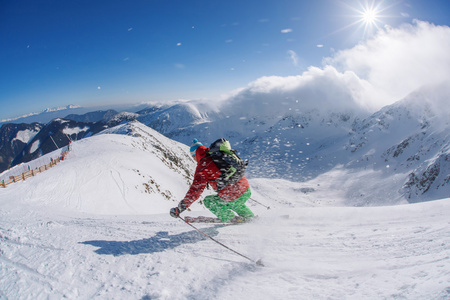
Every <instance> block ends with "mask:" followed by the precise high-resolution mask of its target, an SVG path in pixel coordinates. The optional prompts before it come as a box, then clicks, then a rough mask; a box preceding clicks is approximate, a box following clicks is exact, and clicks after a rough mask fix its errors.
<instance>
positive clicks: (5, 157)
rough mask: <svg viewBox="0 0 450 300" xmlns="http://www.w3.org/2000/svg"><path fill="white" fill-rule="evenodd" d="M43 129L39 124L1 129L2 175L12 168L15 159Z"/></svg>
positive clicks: (3, 127)
mask: <svg viewBox="0 0 450 300" xmlns="http://www.w3.org/2000/svg"><path fill="white" fill-rule="evenodd" d="M41 129H42V125H41V124H39V123H32V124H24V123H22V124H4V125H2V126H1V127H0V173H1V172H2V171H4V170H6V169H8V168H9V167H10V166H11V164H12V162H13V160H14V158H15V157H16V156H17V155H19V154H20V153H22V151H23V149H24V148H25V147H26V146H27V144H28V142H29V141H30V140H32V139H33V137H34V136H35V135H36V134H37V133H38V132H39V131H40V130H41Z"/></svg>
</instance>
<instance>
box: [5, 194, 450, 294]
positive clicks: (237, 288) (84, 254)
mask: <svg viewBox="0 0 450 300" xmlns="http://www.w3.org/2000/svg"><path fill="white" fill-rule="evenodd" d="M28 209H29V210H25V211H23V208H22V209H21V210H22V212H21V213H19V208H10V209H9V210H5V209H1V210H0V216H1V222H0V224H1V225H0V241H1V246H0V249H1V250H0V251H1V252H0V253H1V256H0V266H1V271H0V278H1V279H0V286H1V288H0V295H1V297H2V298H4V299H13V298H16V297H18V298H20V299H47V298H49V297H50V298H54V299H59V298H69V299H91V298H96V299H130V298H131V299H239V298H245V299H386V298H387V299H448V298H449V297H450V293H449V291H450V257H449V256H450V251H449V249H450V226H449V225H450V222H449V221H448V215H449V212H450V203H448V200H442V201H438V202H434V203H423V204H415V205H410V206H399V207H375V208H345V207H344V208H325V207H323V208H301V209H300V208H295V209H292V208H291V209H286V208H285V209H282V210H278V211H277V210H271V211H262V212H261V211H260V218H259V219H258V220H257V221H254V222H253V223H249V224H240V225H231V226H230V225H229V226H223V225H210V224H200V225H198V227H199V228H200V229H201V230H203V231H204V232H206V233H207V234H209V235H211V236H212V237H214V238H215V239H217V240H219V241H221V242H223V243H225V244H226V245H227V246H229V247H231V248H233V249H235V250H236V251H239V252H242V253H243V254H245V255H248V256H250V257H251V258H252V259H255V260H257V259H259V258H262V259H263V262H264V264H265V265H266V266H265V267H259V266H256V265H255V264H253V263H251V262H249V261H246V260H245V259H243V258H241V257H240V256H237V255H236V254H234V253H232V252H230V251H228V250H226V249H224V248H222V247H221V246H219V245H217V244H216V243H214V242H212V241H211V240H209V239H207V238H205V237H204V236H202V235H201V234H199V233H198V232H196V231H194V230H192V229H191V228H190V227H188V226H187V225H186V224H184V223H183V222H181V221H180V220H174V219H171V218H170V217H168V215H150V216H92V215H85V214H79V215H76V214H75V215H74V214H68V213H64V212H61V213H58V214H53V215H47V214H46V213H45V211H42V210H39V209H36V207H29V208H28ZM254 209H255V210H256V208H254ZM285 213H288V214H289V215H290V218H289V219H283V218H277V217H274V216H277V215H279V214H285ZM191 214H195V212H191ZM197 214H198V213H197Z"/></svg>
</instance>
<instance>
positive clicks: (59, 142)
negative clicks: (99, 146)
mask: <svg viewBox="0 0 450 300" xmlns="http://www.w3.org/2000/svg"><path fill="white" fill-rule="evenodd" d="M105 128H106V127H105V125H104V124H103V123H101V122H97V123H83V122H75V121H72V120H66V119H54V120H53V121H51V122H49V123H48V124H47V125H45V126H43V127H42V128H41V129H40V131H39V132H38V133H37V134H35V135H34V137H33V138H32V139H30V140H29V141H28V143H27V144H26V145H25V147H23V149H22V151H21V152H20V153H19V154H18V155H17V156H15V158H14V160H13V161H12V165H13V166H14V165H17V164H19V163H23V162H27V161H31V160H33V159H36V158H38V157H40V156H42V155H44V154H47V153H49V152H52V151H55V150H56V149H60V148H63V147H65V146H67V145H68V144H69V142H70V141H71V140H74V141H76V140H79V139H82V138H85V137H88V136H92V135H94V134H96V133H98V132H100V131H102V130H104V129H105Z"/></svg>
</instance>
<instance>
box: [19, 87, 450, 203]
mask: <svg viewBox="0 0 450 300" xmlns="http://www.w3.org/2000/svg"><path fill="white" fill-rule="evenodd" d="M261 86H262V85H261V84H260V85H258V88H253V89H248V90H244V91H241V92H239V93H237V94H236V95H235V96H233V97H231V98H227V99H226V100H222V101H218V102H210V101H209V102H208V101H179V102H175V103H165V104H156V103H154V104H151V105H148V106H147V107H146V108H145V109H140V110H137V111H136V112H121V113H117V114H114V111H97V112H92V113H89V114H85V115H81V116H75V115H72V116H70V118H71V119H75V120H98V121H97V122H93V123H83V122H81V123H76V122H75V121H63V119H57V120H54V121H53V122H51V123H50V124H52V125H51V126H49V125H47V126H45V127H43V129H42V133H39V134H38V135H36V137H35V138H34V139H33V140H32V141H31V142H30V143H29V144H28V145H27V146H26V147H25V148H24V151H22V154H21V155H19V156H17V157H16V158H15V159H14V161H13V163H14V164H17V163H20V162H24V161H27V160H30V159H33V158H36V157H38V156H39V155H42V154H45V153H47V152H48V151H52V150H53V149H55V145H54V143H53V141H51V139H50V137H49V136H50V135H51V134H57V135H56V136H55V137H53V138H54V139H55V142H56V144H61V145H65V144H66V143H68V141H69V139H68V138H67V136H66V135H65V131H66V132H70V134H71V138H72V139H80V138H83V137H86V136H91V135H93V134H96V133H98V132H100V131H102V130H103V129H106V128H112V127H114V126H116V125H118V124H123V123H127V122H131V121H134V120H137V121H139V122H141V123H143V124H145V125H147V126H149V127H151V128H153V129H154V130H156V131H158V132H159V133H161V134H163V135H164V136H166V137H168V138H170V139H173V140H175V141H178V142H181V143H183V144H185V145H190V144H191V142H192V140H193V139H194V138H197V139H198V140H199V141H200V142H202V143H204V144H205V145H206V146H209V144H210V143H212V142H213V141H215V140H216V139H217V138H220V137H225V138H227V139H229V140H230V141H231V143H232V146H233V147H234V148H235V149H236V150H238V152H239V154H240V156H241V157H243V158H244V159H249V161H250V164H249V166H248V168H247V176H248V177H249V178H273V179H285V180H290V181H292V182H310V183H312V182H314V183H315V184H316V187H314V188H312V189H313V190H318V187H317V186H319V185H322V188H323V185H324V183H323V182H324V181H325V182H326V177H327V176H328V175H329V174H330V172H332V173H335V172H339V173H341V176H342V182H341V184H340V186H338V187H331V186H329V188H334V189H336V193H343V194H344V193H346V192H345V190H346V189H347V190H351V191H355V188H353V187H354V186H355V187H357V188H358V189H357V190H358V191H359V192H355V193H353V192H352V193H346V197H345V198H343V199H345V201H344V203H336V204H339V205H351V206H362V205H392V204H399V203H404V202H405V201H409V202H417V201H427V200H434V199H441V198H443V197H446V196H447V195H448V194H449V193H450V185H449V181H450V178H449V175H448V170H449V168H450V167H449V136H448V134H447V132H449V121H448V120H449V116H450V114H449V109H448V108H447V106H448V105H447V103H448V101H449V99H448V95H450V88H449V85H448V84H447V83H445V82H444V83H441V84H438V85H435V86H428V87H424V88H421V89H419V90H417V91H416V92H414V93H412V94H410V95H409V96H407V97H405V98H404V99H402V100H400V101H398V102H397V103H394V104H393V105H389V106H386V107H384V108H382V109H381V110H379V111H377V112H375V113H373V114H369V113H368V112H367V111H364V110H362V109H361V107H359V106H355V105H353V106H352V102H351V99H352V98H351V96H352V95H351V92H349V91H347V90H342V89H340V88H339V87H337V86H336V87H334V88H333V89H332V90H331V91H321V93H317V92H313V91H309V90H308V89H306V91H304V90H298V91H289V92H285V93H278V90H277V89H275V92H273V93H272V94H270V95H269V94H267V93H266V90H270V88H266V89H263V88H261ZM314 91H315V90H314ZM333 96H336V97H338V98H339V99H347V102H348V103H346V104H345V105H342V106H339V105H338V104H336V103H334V104H331V105H326V104H327V103H332V102H333ZM315 98H318V99H327V100H317V101H315ZM315 102H317V103H316V104H317V105H314V103H315ZM320 104H323V106H321V105H320ZM66 122H67V123H66ZM74 122H75V123H74ZM75 131H76V132H77V133H78V134H75ZM38 149H39V150H38ZM375 175H376V177H377V178H378V180H377V181H374V182H370V184H368V182H367V178H368V177H371V178H372V179H373V178H375ZM320 201H327V200H325V199H322V200H320Z"/></svg>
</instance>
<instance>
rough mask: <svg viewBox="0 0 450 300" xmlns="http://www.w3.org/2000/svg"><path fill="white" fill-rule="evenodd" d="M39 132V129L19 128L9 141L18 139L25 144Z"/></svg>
mask: <svg viewBox="0 0 450 300" xmlns="http://www.w3.org/2000/svg"><path fill="white" fill-rule="evenodd" d="M38 132H39V130H29V129H26V130H21V131H18V132H17V135H16V138H15V139H13V140H12V141H11V143H12V142H13V141H15V140H19V141H21V142H22V143H25V144H27V143H28V142H29V141H31V140H32V139H33V137H34V136H35V135H36V134H37V133H38Z"/></svg>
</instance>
